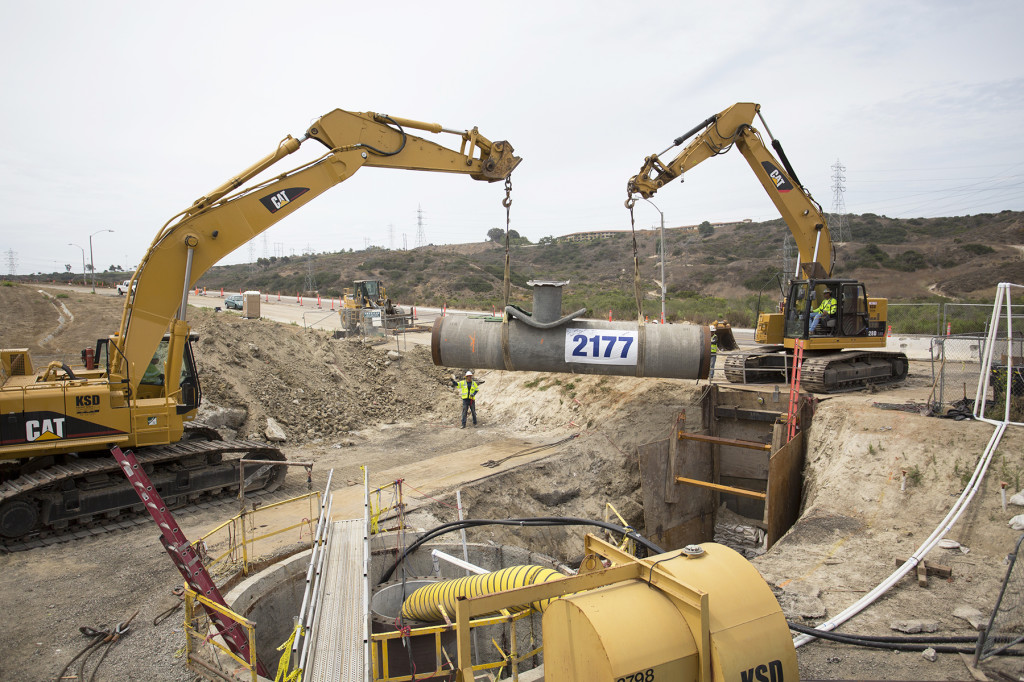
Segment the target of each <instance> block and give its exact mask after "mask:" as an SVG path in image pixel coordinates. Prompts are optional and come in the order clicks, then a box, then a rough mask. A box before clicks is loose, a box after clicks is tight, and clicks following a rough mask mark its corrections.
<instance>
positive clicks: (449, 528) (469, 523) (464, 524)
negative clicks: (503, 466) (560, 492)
mask: <svg viewBox="0 0 1024 682" xmlns="http://www.w3.org/2000/svg"><path fill="white" fill-rule="evenodd" d="M479 526H520V527H546V526H596V527H598V528H604V529H606V530H610V531H612V532H615V533H620V534H622V535H625V536H626V537H628V538H631V539H632V540H634V541H635V542H637V543H639V544H641V545H642V546H644V547H646V548H647V549H648V550H649V551H650V552H651V553H653V554H664V553H665V550H663V549H662V548H661V547H658V546H657V545H656V544H654V543H653V542H651V541H650V540H648V539H647V538H645V537H643V536H642V535H640V534H639V533H637V532H636V531H635V530H633V529H632V528H626V527H623V526H617V525H615V524H614V523H606V522H604V521H594V520H592V519H579V518H574V517H571V516H541V517H536V518H529V519H505V520H498V519H464V520H462V521H452V522H450V523H444V524H441V525H440V526H437V527H436V528H432V529H430V530H428V531H427V532H426V533H424V534H423V536H422V537H420V538H419V539H418V540H416V541H415V542H413V543H412V544H411V545H409V546H408V547H407V548H406V549H405V551H403V552H402V553H401V554H400V555H399V556H398V558H397V559H395V561H394V563H393V564H391V566H390V567H389V568H388V569H387V570H386V571H384V574H383V575H382V576H381V578H380V580H379V581H378V583H377V584H378V585H381V584H384V583H386V582H387V581H388V580H389V579H390V578H391V576H392V575H393V574H394V572H395V569H396V568H398V565H399V564H400V563H401V562H402V560H403V559H405V557H407V556H408V555H409V554H411V553H413V552H414V551H416V550H417V549H419V547H420V546H421V545H423V544H424V543H426V542H429V541H430V540H433V539H434V538H435V537H437V536H439V535H444V534H446V533H451V532H453V531H456V530H463V529H465V528H476V527H479Z"/></svg>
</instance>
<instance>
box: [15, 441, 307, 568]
mask: <svg viewBox="0 0 1024 682" xmlns="http://www.w3.org/2000/svg"><path fill="white" fill-rule="evenodd" d="M134 452H135V456H136V458H137V459H138V461H139V464H141V465H142V466H143V467H145V468H146V470H147V472H148V473H149V475H150V478H151V480H152V481H153V483H154V485H155V486H156V487H157V489H158V491H159V492H160V494H161V496H162V497H163V498H164V501H165V502H166V503H167V505H168V506H169V507H172V508H173V507H180V506H183V505H186V504H188V503H190V502H195V501H197V500H198V499H199V498H200V496H202V495H217V494H220V493H223V492H231V493H237V491H238V485H239V474H238V469H239V465H238V460H239V459H242V458H247V459H268V460H280V461H284V460H285V456H284V454H283V453H282V452H281V451H280V450H278V449H277V448H274V447H270V446H268V445H267V444H266V443H261V442H258V441H248V440H185V441H180V442H178V443H172V444H169V445H157V446H150V447H144V448H138V449H135V450H134ZM232 455H240V456H239V457H233V458H232V457H231V456H232ZM267 469H268V470H267V471H266V472H263V473H261V474H260V475H259V477H258V478H257V479H256V480H255V481H253V482H251V483H250V484H249V485H248V486H247V488H246V492H247V493H249V492H252V491H256V490H261V491H263V492H273V491H274V490H275V489H277V487H278V486H280V485H281V483H282V482H283V481H284V478H285V475H286V473H287V467H268V468H267ZM249 471H250V472H252V471H256V468H255V467H252V468H250V469H249ZM142 511H143V507H142V504H141V503H140V502H139V499H138V496H137V495H136V494H135V491H134V490H132V488H131V486H130V485H129V484H128V481H127V479H125V477H124V474H123V473H122V472H121V468H120V466H119V465H118V463H117V462H116V461H115V460H114V458H113V457H112V456H108V457H88V458H79V459H72V460H69V461H66V462H63V463H60V464H54V465H53V466H49V467H45V468H42V469H39V470H37V471H33V472H31V473H25V474H22V475H21V476H18V477H17V478H12V479H10V480H7V481H4V482H3V483H0V548H5V549H9V550H13V549H14V548H22V547H17V546H19V545H24V544H26V541H29V540H31V539H32V538H37V537H51V536H65V535H67V534H69V533H70V534H72V535H78V534H82V535H83V536H88V535H94V534H96V533H95V531H94V529H95V528H97V527H104V526H114V527H116V526H119V525H120V526H121V527H124V526H123V525H122V524H123V521H122V520H123V519H124V518H126V517H128V516H134V515H136V514H138V513H140V512H142ZM140 518H143V517H140ZM112 522H113V523H112ZM129 525H134V524H129ZM85 529H89V530H85ZM25 548H27V547H25Z"/></svg>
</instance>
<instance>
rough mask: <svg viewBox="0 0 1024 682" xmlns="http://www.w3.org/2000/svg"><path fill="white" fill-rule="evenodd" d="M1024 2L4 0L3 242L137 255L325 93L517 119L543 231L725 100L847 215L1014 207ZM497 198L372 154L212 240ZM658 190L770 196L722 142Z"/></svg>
mask: <svg viewBox="0 0 1024 682" xmlns="http://www.w3.org/2000/svg"><path fill="white" fill-rule="evenodd" d="M1022 25H1024V3H1021V2H1019V0H1013V1H1006V2H984V1H979V2H974V3H963V2H945V1H934V2H914V1H909V0H902V1H900V2H892V1H891V0H888V1H886V2H876V1H873V0H869V1H860V2H843V3H840V2H821V1H817V2H808V1H803V0H796V1H795V0H790V1H789V2H785V3H777V2H775V3H759V2H722V1H720V2H701V3H696V2H685V1H676V2H671V3H660V2H653V3H636V2H631V3H622V2H615V3H611V2H601V1H596V0H589V1H587V2H575V1H572V2H557V1H555V2H552V1H551V0H548V1H547V2H533V1H530V0H520V2H515V3H487V2H468V3H457V2H391V3H377V4H374V5H371V4H370V3H355V2H340V1H335V2H303V1H301V0H295V1H293V2H291V3H287V4H286V3H281V2H264V1H263V0H249V1H247V2H216V1H207V2H190V1H180V2H175V3H155V2H104V1H93V2H70V1H57V2H21V3H8V5H7V9H6V10H5V12H4V21H3V26H2V28H0V33H2V39H0V54H2V56H3V63H4V64H5V67H4V69H3V73H2V75H0V84H2V93H3V104H2V105H0V116H2V122H3V125H2V126H0V135H2V136H3V154H2V157H0V174H2V182H0V198H2V205H3V206H4V210H3V212H2V214H0V226H2V228H0V234H2V235H3V242H2V253H0V267H2V269H3V274H7V273H9V272H10V263H11V261H12V260H15V261H16V272H17V273H18V274H27V273H32V272H52V271H55V270H63V269H64V264H65V263H70V264H72V265H73V268H74V270H75V271H76V272H80V271H81V269H82V262H81V261H82V251H80V250H79V249H78V248H76V247H75V246H69V245H68V244H69V243H74V244H78V245H79V246H82V247H84V251H85V257H86V260H88V257H89V253H88V251H89V236H90V235H91V234H93V233H96V232H97V231H99V230H107V229H112V230H114V232H113V233H112V234H111V233H106V232H102V233H99V234H96V235H95V236H94V237H93V249H94V256H95V263H96V267H97V270H102V269H105V268H107V267H108V266H109V265H111V264H118V265H122V266H134V264H135V263H137V261H138V259H139V258H140V257H141V256H142V254H143V253H144V251H145V249H146V248H147V246H148V245H149V243H150V241H151V240H152V238H153V237H154V235H155V234H156V232H157V230H158V229H159V228H160V227H161V226H162V225H163V224H164V222H165V221H166V220H167V219H168V218H170V217H171V216H172V215H174V214H175V213H177V212H178V211H180V210H182V209H183V208H185V207H187V206H188V205H189V204H191V203H192V201H194V200H195V199H196V198H197V197H199V196H202V195H203V194H204V193H206V192H207V191H209V190H211V189H213V188H214V187H216V186H217V185H219V184H221V183H222V182H224V181H225V180H227V179H228V178H230V177H231V176H232V175H234V174H235V173H237V172H239V171H240V170H242V169H243V168H246V167H247V166H249V165H250V164H251V163H253V162H254V161H256V160H257V159H259V158H260V157H262V156H264V155H265V154H267V153H269V152H270V151H272V150H273V149H274V148H275V147H276V145H277V142H278V140H280V139H281V138H282V137H284V136H285V135H286V134H291V135H294V136H296V137H298V136H300V135H302V134H303V133H304V132H305V130H306V128H307V127H308V126H309V124H310V122H311V121H312V120H313V119H314V118H316V117H317V116H320V115H322V114H324V113H326V112H328V111H330V110H332V109H335V108H341V109H349V110H353V111H376V112H380V113H386V114H391V115H393V116H401V117H405V118H412V119H417V120H422V121H432V122H437V123H441V124H442V125H444V126H445V127H448V128H454V129H467V128H471V127H473V126H479V128H480V132H481V133H482V134H483V135H485V136H486V137H488V138H490V139H492V140H501V139H505V140H508V141H509V142H511V144H512V145H513V146H514V147H515V149H516V153H517V154H519V155H521V156H522V157H523V162H522V164H521V165H520V167H519V168H518V170H516V172H515V174H514V175H513V204H512V227H513V228H514V229H516V230H518V231H519V232H520V233H521V234H522V235H524V236H526V237H529V238H530V239H531V240H534V241H536V240H537V239H538V238H540V237H543V236H545V235H560V234H565V233H569V232H576V231H581V230H594V229H628V227H629V215H628V212H627V211H626V209H625V208H624V207H623V201H624V200H625V198H626V192H625V187H626V181H627V180H628V179H629V177H630V176H632V175H634V174H635V173H636V171H637V170H638V169H639V167H640V164H641V163H642V162H643V159H644V157H645V156H647V155H649V154H652V153H656V152H661V151H662V150H664V149H665V148H666V147H668V146H669V145H670V144H671V141H672V139H673V138H675V137H676V136H678V135H681V134H682V133H683V132H685V131H687V130H689V129H690V128H692V127H693V126H694V125H696V124H697V123H699V122H700V121H703V120H704V119H706V118H707V117H708V116H710V115H712V114H714V113H717V112H719V111H721V110H723V109H725V108H726V107H727V106H729V105H731V104H733V103H735V102H738V101H753V102H758V103H760V104H761V106H762V113H763V115H764V117H765V120H766V121H767V123H768V125H769V126H770V128H771V132H772V134H773V135H774V136H775V137H776V138H778V139H779V140H781V142H782V144H783V145H784V148H785V150H786V152H787V155H788V156H789V159H790V161H791V162H792V164H793V166H794V168H795V170H796V172H797V174H798V175H799V176H800V179H801V180H802V181H803V183H804V184H805V185H806V186H807V187H808V189H810V191H811V192H812V194H813V195H814V196H815V198H816V199H817V200H818V201H819V202H820V203H821V204H822V206H823V208H824V209H825V210H826V211H829V210H831V208H832V204H833V180H832V174H833V170H832V166H833V165H834V164H836V162H837V161H839V162H841V163H842V165H843V166H844V167H845V192H844V193H843V198H844V202H845V207H846V210H847V211H848V212H850V213H866V212H872V213H878V214H884V215H887V216H892V217H902V218H909V217H918V216H925V217H928V216H956V215H967V214H976V213H988V212H997V211H1000V210H1003V209H1013V210H1022V209H1024V179H1022V178H1024V143H1022V136H1021V134H1020V132H1019V131H1018V127H1019V125H1020V123H1021V121H1022V120H1024V116H1022V113H1024V48H1022V47H1021V45H1022V42H1024V41H1022V40H1021V38H1020V28H1021V26H1022ZM756 125H757V127H760V126H759V124H756ZM427 136H428V137H429V134H427ZM438 141H439V142H441V143H442V144H446V145H452V144H453V143H457V138H454V137H451V136H439V137H438ZM320 150H322V147H321V146H320V145H319V144H317V143H315V142H309V143H307V144H306V145H304V146H303V148H302V150H300V152H298V153H297V154H296V155H293V156H292V157H289V159H287V160H286V161H285V162H283V163H282V164H280V165H279V166H278V167H275V170H276V171H277V172H283V171H284V170H287V169H290V168H292V167H294V166H295V165H297V164H298V163H299V162H300V161H301V160H303V159H312V158H314V157H315V156H316V155H318V154H319V153H320ZM671 156H672V154H668V155H666V157H664V158H670V157H671ZM297 157H303V158H302V159H298V160H296V158H297ZM503 195H504V190H503V187H502V185H501V183H495V184H487V183H481V182H475V181H473V180H470V179H469V178H468V177H465V176H458V175H447V174H435V173H416V172H411V171H397V170H382V169H374V168H364V169H362V170H360V171H359V172H358V173H357V174H356V175H355V176H354V177H352V178H351V179H350V180H348V181H346V182H344V183H342V184H341V185H338V186H337V187H335V188H334V189H332V190H330V191H329V192H328V193H327V194H325V195H324V196H322V197H320V198H318V199H316V200H315V201H314V202H312V203H311V204H310V205H309V206H307V207H305V208H303V209H302V210H301V211H299V212H297V213H296V214H295V215H294V216H292V217H290V218H288V219H286V220H284V221H282V222H281V223H279V224H277V225H275V226H274V227H272V228H270V229H269V230H268V231H267V232H265V233H264V234H263V235H261V236H260V237H257V238H256V239H255V240H253V241H252V242H251V243H250V244H249V245H248V246H245V247H242V248H241V249H239V250H237V251H236V252H235V253H234V254H231V255H230V256H228V257H227V258H225V259H224V261H222V262H232V263H234V262H246V261H249V260H250V257H253V258H255V257H260V256H264V255H274V254H281V253H283V254H286V255H291V254H302V253H304V252H306V251H307V250H312V251H316V252H320V251H338V250H341V249H348V248H354V249H356V250H359V249H362V248H364V246H365V245H366V243H367V240H369V243H371V244H375V245H378V246H383V247H393V248H401V247H402V246H403V244H407V245H408V246H409V247H413V246H415V245H416V238H417V229H418V224H417V219H418V215H419V214H418V210H419V209H422V221H423V222H422V224H423V230H424V232H425V235H426V241H427V242H428V243H434V244H441V243H456V242H472V241H482V240H484V239H485V235H486V232H487V230H488V229H490V228H492V227H502V228H503V227H504V224H505V211H504V209H503V208H502V206H501V199H502V198H503ZM654 203H655V204H657V206H658V207H659V208H660V209H661V211H663V212H664V215H665V222H666V225H668V226H674V225H686V224H695V223H699V222H701V221H703V220H710V221H713V222H714V221H725V220H735V219H743V218H751V219H753V220H768V219H772V218H775V217H778V216H777V213H776V211H775V209H774V207H773V205H772V204H771V202H770V201H769V200H768V198H767V195H766V194H765V193H764V191H763V189H762V188H761V186H760V185H759V184H758V182H757V181H756V179H755V178H754V176H753V174H752V173H751V171H750V169H749V167H748V166H747V165H746V163H745V162H744V160H743V158H742V156H741V155H740V154H739V153H738V152H736V151H734V152H731V153H729V154H727V155H724V156H722V157H720V158H715V159H712V160H710V161H708V162H705V163H704V164H703V165H701V166H700V167H698V168H696V169H694V170H693V171H691V172H690V173H689V174H688V175H687V177H686V182H685V183H684V184H672V185H670V186H668V187H666V188H663V189H662V190H661V191H660V192H659V193H658V195H657V196H656V197H655V198H654ZM636 216H637V226H638V227H642V228H644V229H649V228H651V227H652V226H655V225H657V224H658V222H659V220H660V218H659V215H658V211H656V210H655V209H654V208H653V207H652V206H650V205H648V204H646V203H644V202H639V203H638V204H637V208H636ZM628 258H629V254H624V259H628ZM553 274H556V273H553Z"/></svg>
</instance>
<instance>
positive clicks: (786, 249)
mask: <svg viewBox="0 0 1024 682" xmlns="http://www.w3.org/2000/svg"><path fill="white" fill-rule="evenodd" d="M795 270H796V263H795V262H794V261H793V238H792V237H791V236H790V235H788V234H787V235H786V238H785V239H783V240H782V274H783V276H784V278H785V281H788V280H789V279H790V278H791V277H793V272H794V271H795Z"/></svg>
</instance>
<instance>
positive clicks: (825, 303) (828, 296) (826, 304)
mask: <svg viewBox="0 0 1024 682" xmlns="http://www.w3.org/2000/svg"><path fill="white" fill-rule="evenodd" d="M811 312H812V313H814V317H812V318H811V326H810V327H809V328H808V329H807V333H808V334H813V333H814V329H815V327H817V326H818V322H820V321H821V318H822V317H824V316H826V315H827V316H829V317H831V316H833V315H835V314H836V299H834V298H832V292H831V291H829V290H828V289H826V290H825V297H824V298H823V299H822V301H821V304H820V305H819V306H818V307H817V308H814V309H813V310H811Z"/></svg>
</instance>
